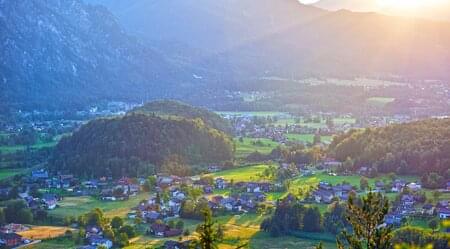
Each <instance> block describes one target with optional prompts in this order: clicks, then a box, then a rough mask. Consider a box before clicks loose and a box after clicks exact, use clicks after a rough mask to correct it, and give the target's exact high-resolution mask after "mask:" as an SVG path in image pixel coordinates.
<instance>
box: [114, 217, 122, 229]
mask: <svg viewBox="0 0 450 249" xmlns="http://www.w3.org/2000/svg"><path fill="white" fill-rule="evenodd" d="M123 223H124V222H123V219H122V218H120V217H118V216H115V217H114V218H112V220H111V227H112V228H114V229H119V228H120V227H122V226H123Z"/></svg>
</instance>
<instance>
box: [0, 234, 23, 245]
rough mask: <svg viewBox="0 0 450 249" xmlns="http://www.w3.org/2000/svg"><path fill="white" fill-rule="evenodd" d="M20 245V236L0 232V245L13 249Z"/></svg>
mask: <svg viewBox="0 0 450 249" xmlns="http://www.w3.org/2000/svg"><path fill="white" fill-rule="evenodd" d="M21 243H22V236H20V235H18V234H17V233H3V232H0V245H4V246H7V247H15V246H18V245H20V244H21Z"/></svg>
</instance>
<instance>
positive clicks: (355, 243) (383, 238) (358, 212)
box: [337, 192, 392, 249]
mask: <svg viewBox="0 0 450 249" xmlns="http://www.w3.org/2000/svg"><path fill="white" fill-rule="evenodd" d="M388 211H389V201H388V200H387V198H386V197H384V196H382V195H381V194H380V193H377V194H375V193H372V192H369V193H368V194H367V196H365V197H363V198H362V200H361V204H360V205H358V204H356V202H355V200H354V198H353V197H352V196H350V197H349V200H348V203H347V220H348V222H349V223H350V225H351V227H352V231H353V233H349V232H347V231H343V233H342V237H343V238H344V239H345V241H346V244H347V245H348V248H349V249H363V248H366V249H387V248H390V247H391V246H392V245H391V237H392V235H391V228H390V227H383V226H381V225H382V224H383V223H384V216H385V215H386V214H387V212H388ZM337 245H338V248H339V249H344V248H346V246H345V244H344V242H343V241H341V239H339V238H338V239H337Z"/></svg>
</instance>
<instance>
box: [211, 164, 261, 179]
mask: <svg viewBox="0 0 450 249" xmlns="http://www.w3.org/2000/svg"><path fill="white" fill-rule="evenodd" d="M268 167H269V165H267V164H258V165H254V166H246V167H238V168H234V169H230V170H224V171H220V172H216V173H212V174H211V175H212V176H213V177H222V178H224V179H226V180H231V179H233V180H234V182H238V181H257V180H259V177H258V176H257V175H258V174H260V173H262V172H263V171H264V170H265V169H267V168H268Z"/></svg>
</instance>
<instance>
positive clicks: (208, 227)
mask: <svg viewBox="0 0 450 249" xmlns="http://www.w3.org/2000/svg"><path fill="white" fill-rule="evenodd" d="M197 230H198V233H199V238H200V239H199V240H198V241H195V242H194V244H196V245H197V246H198V247H199V248H201V249H217V248H218V246H217V243H218V242H219V241H218V238H217V231H216V229H215V228H214V222H213V221H212V218H211V210H209V209H205V210H203V224H201V225H199V227H198V228H197Z"/></svg>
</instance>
